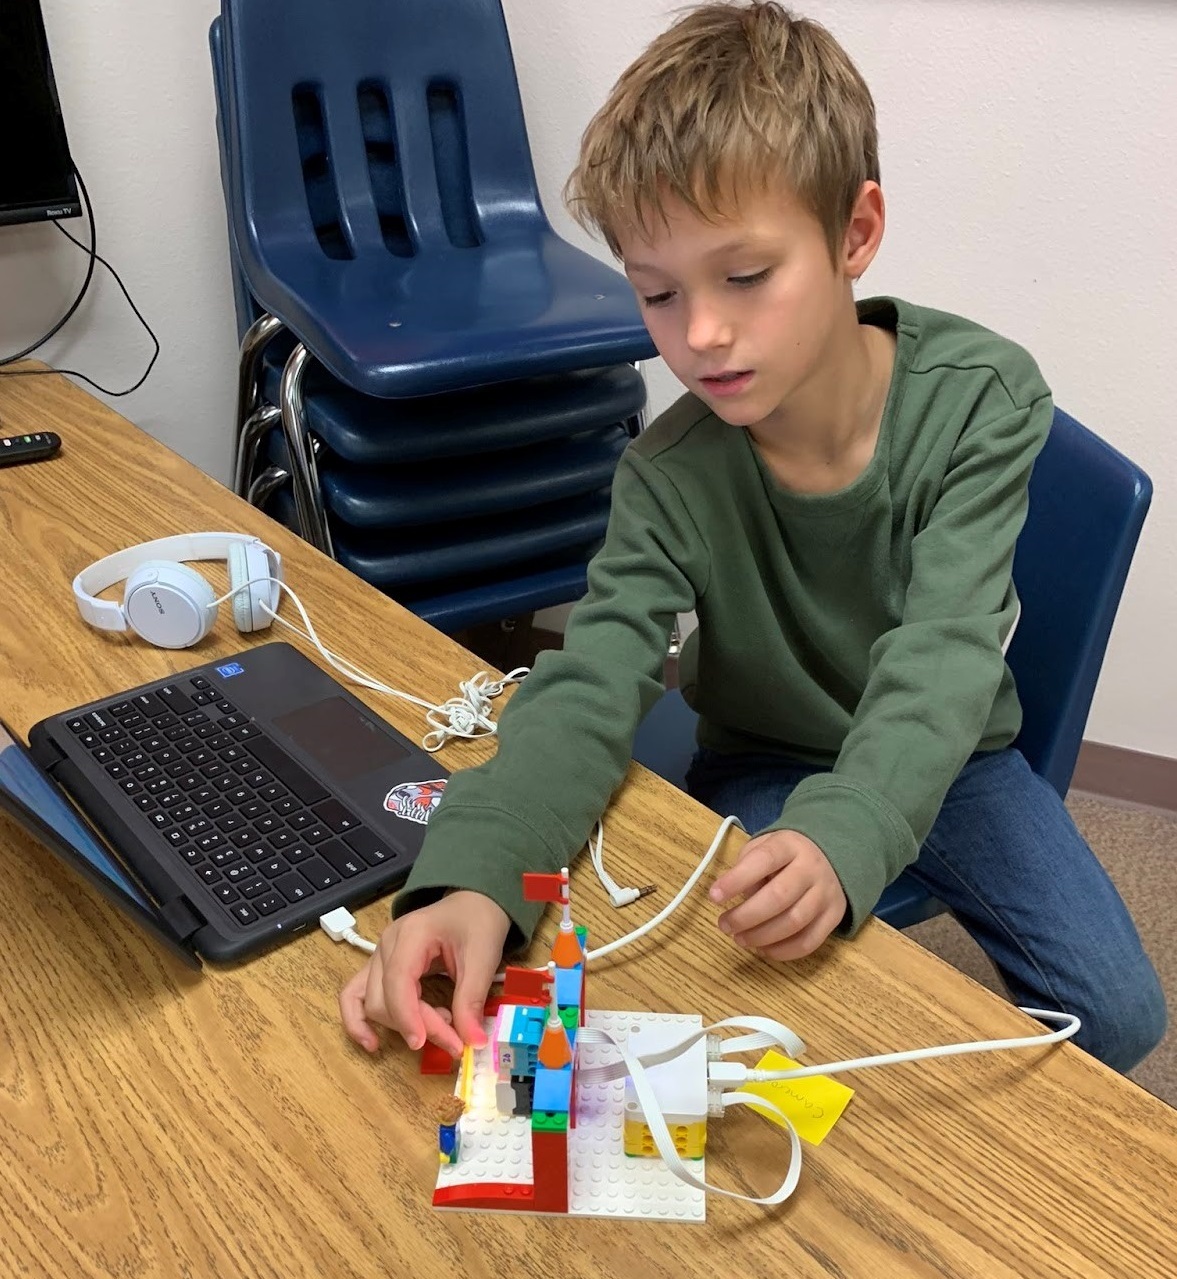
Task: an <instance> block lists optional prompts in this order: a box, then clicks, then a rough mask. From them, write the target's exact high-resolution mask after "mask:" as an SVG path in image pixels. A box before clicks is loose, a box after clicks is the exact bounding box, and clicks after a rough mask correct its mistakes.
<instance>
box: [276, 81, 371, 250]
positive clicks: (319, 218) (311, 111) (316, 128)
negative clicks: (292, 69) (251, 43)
mask: <svg viewBox="0 0 1177 1279" xmlns="http://www.w3.org/2000/svg"><path fill="white" fill-rule="evenodd" d="M290 100H291V108H292V110H293V114H294V130H295V134H296V136H297V138H298V156H299V160H300V161H301V163H302V181H303V187H304V189H305V191H306V197H307V208H308V211H309V212H310V217H311V224H312V225H313V226H314V229H315V237H316V238H317V239H318V241H319V247H320V248H321V249H322V250H323V252H324V253H325V254H326V255H327V256H328V257H329V258H334V259H335V260H336V261H346V260H347V259H349V258H354V257H355V255H356V254H355V248H354V246H353V245H352V242H351V237H350V236H349V234H348V231H347V227H346V225H345V223H344V220H343V215H342V212H341V209H340V200H339V187H338V184H337V183H336V179H335V171H334V167H333V166H332V163H331V149H330V147H329V146H328V145H327V128H326V125H325V123H324V119H323V101H322V97H321V92H320V87H319V86H318V85H316V84H310V83H308V82H306V81H303V82H300V83H299V84H296V85H295V86H294V88H293V89H292V90H291V93H290Z"/></svg>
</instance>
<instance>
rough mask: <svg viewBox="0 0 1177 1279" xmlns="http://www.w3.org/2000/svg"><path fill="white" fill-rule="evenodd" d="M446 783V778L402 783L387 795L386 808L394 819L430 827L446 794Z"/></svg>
mask: <svg viewBox="0 0 1177 1279" xmlns="http://www.w3.org/2000/svg"><path fill="white" fill-rule="evenodd" d="M446 781H447V779H446V778H444V777H441V778H438V780H437V781H435V782H401V784H400V785H399V786H394V787H393V788H392V790H390V791H389V792H388V794H387V795H385V797H384V807H385V808H386V809H387V810H388V811H389V812H390V813H391V814H392V815H393V816H394V817H403V818H404V819H405V821H407V822H416V823H417V824H418V825H419V826H428V825H429V819H430V817H432V816H433V813H434V811H435V809H436V808H437V806H438V804H440V803H441V797H442V795H444V794H445V784H446Z"/></svg>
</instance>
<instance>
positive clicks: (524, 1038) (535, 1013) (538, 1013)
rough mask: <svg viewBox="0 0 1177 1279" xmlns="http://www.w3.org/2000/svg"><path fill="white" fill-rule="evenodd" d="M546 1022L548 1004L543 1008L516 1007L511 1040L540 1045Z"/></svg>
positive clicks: (517, 1042) (518, 1042) (534, 1045)
mask: <svg viewBox="0 0 1177 1279" xmlns="http://www.w3.org/2000/svg"><path fill="white" fill-rule="evenodd" d="M546 1023H547V1005H545V1006H544V1007H543V1008H516V1009H515V1017H514V1019H513V1021H512V1023H511V1042H512V1043H515V1044H529V1045H531V1046H532V1047H536V1046H538V1045H539V1041H540V1040H541V1039H542V1038H543V1034H544V1026H545V1025H546Z"/></svg>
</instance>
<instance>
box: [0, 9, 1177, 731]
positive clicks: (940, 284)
mask: <svg viewBox="0 0 1177 1279" xmlns="http://www.w3.org/2000/svg"><path fill="white" fill-rule="evenodd" d="M42 3H43V5H44V9H45V19H46V25H47V27H48V29H49V37H50V41H51V44H52V49H53V56H54V61H55V65H56V68H57V76H58V83H59V89H60V91H61V96H62V100H63V104H64V109H65V112H66V119H67V126H68V129H69V133H70V140H71V144H72V146H73V150H74V153H75V156H76V157H77V160H78V163H79V165H80V167H81V168H82V170H83V172H84V173H85V175H86V177H87V181H88V182H89V184H90V189H91V194H92V195H93V197H94V200H95V204H96V207H97V210H98V218H99V233H100V237H101V238H100V244H99V248H100V251H102V252H105V253H107V254H108V255H109V256H110V257H111V259H112V261H113V262H114V263H115V264H116V265H117V266H118V267H119V268H120V270H121V271H122V272H123V275H124V278H125V279H126V281H127V283H128V285H129V286H130V287H131V289H132V292H133V294H134V296H135V297H136V299H137V300H138V301H139V302H140V304H141V306H142V307H143V309H144V311H145V313H146V314H147V315H148V318H149V319H150V320H151V321H152V323H153V324H154V325H155V327H156V329H157V331H158V333H159V335H160V338H161V341H162V342H163V344H164V354H163V355H162V356H161V358H160V363H159V364H158V365H157V368H156V372H155V373H154V374H153V375H152V378H151V381H150V382H149V383H148V384H147V386H146V387H144V388H143V390H141V391H139V392H137V393H136V394H135V395H134V396H132V397H130V398H129V399H128V400H126V401H123V402H116V403H117V404H118V406H119V407H120V408H121V410H122V411H123V412H125V413H126V414H127V415H128V416H129V417H131V418H132V419H133V420H135V421H137V422H138V423H139V424H140V425H142V426H144V427H145V428H147V429H148V430H150V431H151V432H152V433H153V434H155V435H157V436H158V437H159V438H160V439H161V440H163V441H164V442H165V443H167V444H168V445H170V446H171V447H173V448H176V449H178V450H179V451H180V452H181V453H183V454H184V455H185V456H187V457H189V458H191V459H192V460H193V461H194V462H196V463H197V464H198V465H200V466H202V467H204V468H205V469H206V470H208V471H209V472H210V473H212V474H213V475H215V476H217V477H218V478H220V479H224V478H225V477H226V476H227V474H228V466H229V430H230V427H229V422H230V418H231V413H232V401H233V394H234V358H233V357H234V352H233V343H234V339H233V318H232V304H231V294H230V289H229V282H228V273H227V265H226V258H225V247H224V227H223V214H222V206H221V197H220V184H219V179H218V176H217V165H216V151H215V139H214V134H213V117H212V110H213V108H212V91H211V85H210V80H209V72H208V58H207V53H206V46H205V33H206V30H207V26H208V22H209V21H210V20H211V18H212V16H213V14H214V13H215V12H216V9H217V4H216V3H215V0H185V3H183V4H179V3H177V2H175V0H173V3H171V4H166V5H161V4H159V3H158V0H157V2H156V3H148V2H147V0H85V2H84V3H79V2H78V0H74V3H73V4H67V2H66V0H42ZM677 7H678V0H593V3H591V4H579V3H572V2H571V0H504V8H505V9H506V13H507V20H508V24H509V27H510V31H511V38H512V42H513V45H514V48H515V55H516V61H517V64H518V70H519V77H520V81H521V83H522V88H523V96H524V105H525V108H526V111H527V118H528V124H529V128H530V130H531V142H532V149H533V152H534V155H535V162H536V168H537V171H538V173H539V179H540V185H541V188H542V190H543V193H544V196H545V200H546V202H547V205H548V209H549V212H550V213H551V214H552V216H553V219H554V220H555V221H556V223H557V225H558V226H559V227H560V228H561V229H563V230H565V231H566V232H567V233H568V235H569V236H570V237H572V238H575V239H577V240H580V241H581V242H584V241H583V237H581V235H580V233H579V231H577V230H576V229H575V228H574V227H573V225H572V224H571V222H570V221H569V219H567V217H566V215H564V213H563V212H562V210H561V209H560V208H559V201H558V192H559V188H560V185H561V184H562V182H563V179H564V176H565V174H566V172H567V170H568V168H569V166H570V164H571V161H572V158H573V156H574V154H575V148H576V142H577V138H578V136H579V132H580V130H581V128H582V127H583V125H584V123H585V122H586V121H587V119H588V117H589V115H590V114H591V113H592V111H593V110H594V109H595V107H596V106H597V105H598V104H599V102H600V101H601V99H602V98H603V96H604V95H605V93H606V92H607V91H608V88H609V86H610V84H611V83H612V81H613V80H614V79H615V77H616V75H617V74H618V73H619V72H620V71H621V69H622V68H623V67H624V66H625V64H626V63H627V62H628V61H629V60H630V59H631V58H632V57H633V56H634V55H635V54H636V53H637V52H638V50H639V49H640V47H641V46H642V45H643V44H644V43H645V42H646V41H647V40H649V39H650V38H651V37H652V36H653V35H654V34H655V33H656V32H657V31H658V30H659V29H661V27H662V26H663V25H664V24H665V22H666V21H667V15H669V14H670V13H671V12H672V11H673V10H674V9H676V8H677ZM805 11H806V12H808V13H809V14H811V15H812V16H814V17H816V18H819V19H821V20H822V21H824V22H825V23H826V24H827V25H828V26H830V27H831V28H832V30H833V31H834V33H835V34H836V35H837V36H838V37H839V38H840V39H841V40H842V41H843V43H844V44H845V45H846V46H847V48H848V49H849V50H850V51H851V53H852V55H853V56H854V57H855V58H856V60H857V61H858V63H859V65H860V66H861V68H862V70H863V71H864V73H865V74H866V76H867V78H868V80H869V81H870V83H871V86H872V89H873V91H874V94H875V97H876V100H877V103H878V108H879V119H880V129H881V137H882V163H883V177H884V187H885V190H886V192H887V196H888V201H889V212H890V226H889V230H888V234H887V240H886V242H885V244H884V248H883V251H882V253H881V254H880V257H879V259H878V260H877V262H876V264H875V266H874V267H873V268H872V270H871V272H870V274H869V276H868V277H867V279H866V281H865V284H866V286H867V289H868V290H869V291H877V292H894V293H898V294H901V295H903V296H905V297H908V298H910V299H912V300H914V301H920V302H924V303H927V304H929V305H934V306H939V307H944V308H946V309H950V310H957V311H960V312H962V313H965V314H967V315H970V316H972V317H974V318H976V319H978V320H980V321H982V322H983V323H987V324H989V325H991V326H992V327H994V328H996V329H999V330H1000V331H1002V332H1005V333H1007V334H1008V335H1009V336H1011V337H1013V338H1016V339H1017V340H1019V341H1021V342H1023V343H1024V344H1026V345H1027V346H1028V347H1030V348H1031V350H1033V351H1034V352H1035V353H1036V354H1037V356H1038V359H1039V362H1040V363H1041V365H1042V367H1043V370H1044V371H1045V373H1046V375H1047V378H1048V379H1049V380H1050V382H1051V383H1052V384H1053V386H1054V388H1055V393H1056V398H1057V400H1058V402H1059V403H1060V404H1061V405H1063V406H1064V407H1065V408H1067V409H1068V410H1069V411H1071V412H1072V413H1074V414H1075V415H1076V416H1077V417H1079V418H1080V419H1081V420H1083V421H1086V422H1087V423H1088V424H1089V425H1091V426H1092V427H1094V428H1095V429H1096V430H1097V431H1098V432H1099V433H1100V434H1102V435H1103V436H1104V437H1105V438H1107V439H1108V440H1110V441H1111V442H1112V443H1114V444H1116V445H1117V446H1118V447H1120V448H1121V449H1123V450H1124V451H1125V452H1127V453H1129V454H1130V455H1131V456H1132V457H1133V458H1134V459H1135V460H1137V461H1138V462H1139V463H1140V464H1141V465H1143V466H1144V467H1145V468H1146V469H1147V470H1148V471H1149V472H1150V473H1151V475H1152V477H1153V480H1154V482H1155V483H1156V486H1157V496H1156V498H1155V500H1154V505H1153V511H1152V514H1151V516H1150V519H1149V522H1148V525H1147V527H1146V531H1145V534H1144V538H1143V540H1142V543H1141V547H1140V551H1139V553H1138V555H1137V559H1136V563H1135V566H1134V568H1133V573H1132V578H1131V580H1130V583H1129V586H1128V591H1127V593H1126V596H1125V599H1124V603H1123V605H1122V607H1121V611H1120V617H1119V621H1118V624H1117V627H1116V630H1115V633H1114V635H1113V638H1112V645H1111V649H1110V652H1109V656H1108V661H1107V665H1106V667H1105V670H1104V676H1103V679H1102V682H1101V685H1100V689H1099V693H1098V695H1097V698H1096V704H1095V707H1094V710H1093V713H1092V719H1091V723H1090V725H1089V728H1088V736H1089V737H1091V738H1093V739H1095V740H1097V741H1103V742H1108V743H1111V744H1114V745H1119V746H1126V747H1131V748H1134V749H1137V750H1143V751H1151V752H1155V753H1158V754H1164V755H1170V756H1177V661H1174V659H1173V657H1172V653H1171V651H1170V650H1171V648H1172V641H1171V637H1172V636H1173V635H1174V634H1177V589H1175V583H1177V500H1175V498H1174V496H1173V494H1174V487H1175V483H1177V442H1175V437H1177V393H1175V392H1174V389H1173V386H1174V381H1173V378H1172V375H1171V374H1170V373H1169V372H1168V371H1167V368H1166V366H1167V365H1168V364H1169V362H1170V361H1171V360H1172V357H1173V353H1174V343H1173V341H1172V338H1171V336H1170V333H1171V321H1170V314H1169V313H1170V309H1171V300H1172V299H1174V298H1177V255H1175V254H1174V252H1173V249H1172V230H1173V214H1172V210H1173V208H1174V207H1175V206H1177V178H1175V177H1174V157H1175V156H1177V9H1174V8H1173V7H1172V6H1170V5H1169V4H1167V3H1166V0H1114V2H1113V0H810V2H809V3H808V5H806V6H805ZM59 240H60V241H61V243H60V244H58V243H57V241H59ZM598 251H599V250H598ZM81 264H82V255H81V254H80V253H78V252H77V251H76V250H73V249H71V248H70V246H69V245H67V244H65V242H64V240H61V237H60V236H59V235H58V234H57V233H56V232H55V231H53V230H52V228H46V227H42V228H29V229H23V230H7V231H5V230H0V351H3V350H10V349H13V348H14V347H15V346H17V345H20V344H23V341H27V340H28V339H29V338H31V337H32V336H34V335H35V333H36V331H38V330H40V329H41V328H43V327H45V324H46V321H49V320H51V319H52V317H53V315H54V314H55V313H56V312H57V311H58V310H59V308H60V305H61V303H62V301H63V300H65V299H67V298H68V296H69V295H70V293H71V287H72V285H73V284H74V282H75V281H76V280H77V279H78V278H79V276H80V268H81ZM123 307H124V304H123V303H122V300H121V298H120V297H119V296H118V293H117V290H116V289H115V288H114V286H113V285H112V284H110V283H109V281H106V280H101V279H100V281H99V285H98V288H97V289H96V291H95V297H94V298H93V299H92V301H91V302H90V303H88V304H87V306H86V308H85V310H84V312H83V313H82V314H81V315H80V317H79V318H78V320H77V321H76V322H75V324H74V325H73V326H71V330H70V334H69V337H68V339H67V340H64V341H58V342H57V343H55V344H54V346H53V347H51V348H50V350H49V354H50V356H51V358H53V359H54V360H57V361H63V360H65V359H69V360H71V361H74V362H75V366H77V367H81V368H82V369H83V370H85V371H88V372H94V373H96V374H99V375H101V376H100V377H99V380H106V379H109V380H107V382H106V384H107V385H109V386H115V385H126V384H128V383H129V382H130V381H133V380H134V378H135V377H136V376H137V375H138V370H139V368H140V367H141V360H142V358H143V356H144V355H145V353H146V351H147V342H146V339H145V338H144V337H143V336H142V335H140V334H138V333H137V332H136V326H135V322H134V320H133V318H132V317H130V316H129V315H128V314H127V313H126V312H125V311H124V309H123ZM651 389H652V393H653V399H654V405H653V407H654V408H655V409H658V408H660V407H663V406H664V405H665V404H667V403H668V402H669V401H670V400H671V399H672V398H673V396H674V395H675V393H676V391H675V387H674V384H673V381H672V379H670V378H669V376H668V375H667V374H666V373H665V371H664V370H661V369H659V368H654V369H653V370H652V371H651Z"/></svg>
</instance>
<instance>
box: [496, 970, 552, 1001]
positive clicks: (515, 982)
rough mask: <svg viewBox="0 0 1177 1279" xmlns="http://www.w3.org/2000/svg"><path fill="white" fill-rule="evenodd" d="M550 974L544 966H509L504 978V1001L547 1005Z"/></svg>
mask: <svg viewBox="0 0 1177 1279" xmlns="http://www.w3.org/2000/svg"><path fill="white" fill-rule="evenodd" d="M548 980H549V978H548V974H547V971H546V970H545V969H542V968H508V969H507V970H506V972H505V974H504V980H503V1003H505V1004H541V1005H545V1006H546V1005H547V1003H548V1002H549V996H548Z"/></svg>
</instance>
